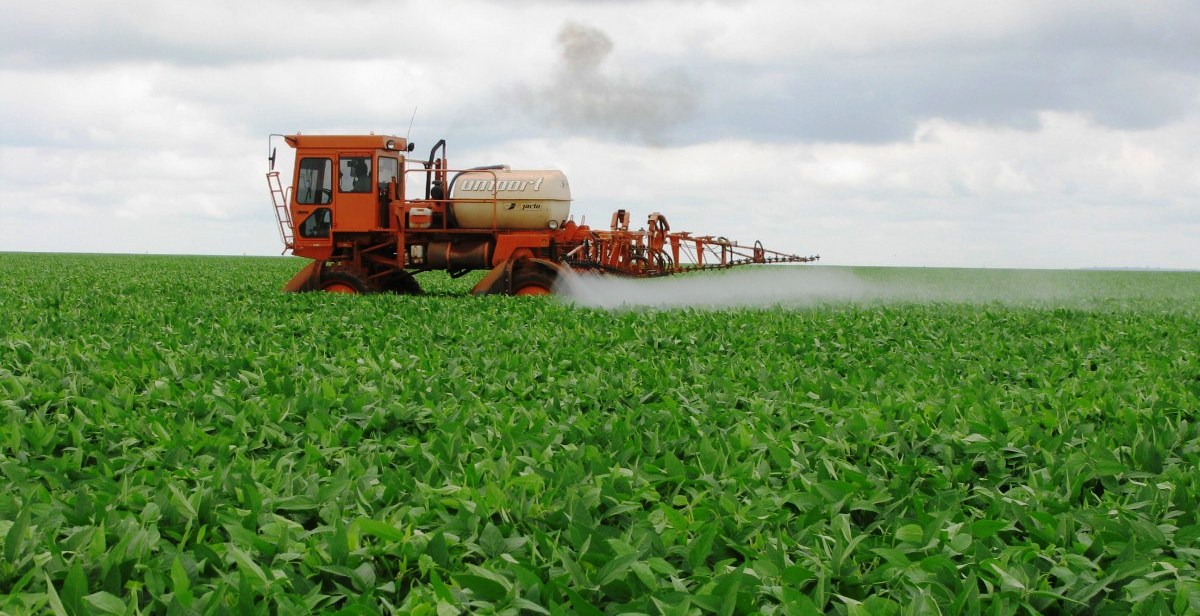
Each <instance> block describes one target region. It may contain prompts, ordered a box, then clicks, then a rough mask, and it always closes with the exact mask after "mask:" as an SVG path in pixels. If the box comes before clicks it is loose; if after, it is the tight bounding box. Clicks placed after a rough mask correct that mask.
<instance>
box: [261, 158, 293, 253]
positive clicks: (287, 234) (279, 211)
mask: <svg viewBox="0 0 1200 616" xmlns="http://www.w3.org/2000/svg"><path fill="white" fill-rule="evenodd" d="M267 186H269V187H270V188H271V201H272V202H273V203H274V204H275V220H276V221H277V222H278V223H279V239H280V240H282V241H283V252H285V253H286V252H287V251H289V250H291V249H292V247H293V246H294V245H295V243H294V240H295V238H294V236H293V235H292V212H291V210H289V209H288V195H287V191H285V190H284V188H283V182H282V181H281V180H280V179H279V172H278V171H270V172H268V173H267Z"/></svg>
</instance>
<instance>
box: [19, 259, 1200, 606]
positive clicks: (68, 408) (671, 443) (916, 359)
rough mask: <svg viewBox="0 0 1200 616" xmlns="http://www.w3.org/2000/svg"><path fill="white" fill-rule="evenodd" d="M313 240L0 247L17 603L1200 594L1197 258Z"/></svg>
mask: <svg viewBox="0 0 1200 616" xmlns="http://www.w3.org/2000/svg"><path fill="white" fill-rule="evenodd" d="M299 265H300V262H299V261H298V260H293V259H266V258H202V257H146V256H138V257H135V256H100V255H28V254H5V255H0V266H2V268H3V271H5V272H6V274H7V275H6V277H5V278H4V279H3V280H0V537H3V539H4V540H3V550H4V552H3V559H0V589H7V591H6V592H7V594H5V595H3V596H2V597H0V610H3V611H7V612H9V613H16V614H19V613H54V614H84V613H99V614H131V613H143V614H150V613H155V614H218V613H227V612H237V613H244V614H259V613H306V612H328V613H343V614H376V613H411V614H455V613H468V612H469V613H506V614H516V613H536V614H617V613H643V614H664V615H665V614H709V613H713V614H749V613H765V614H821V613H831V614H908V613H988V614H1017V613H1029V614H1036V613H1053V612H1059V613H1114V614H1117V613H1121V614H1123V613H1139V614H1185V613H1195V612H1196V611H1198V610H1200V573H1198V569H1197V566H1198V563H1200V520H1198V519H1197V509H1198V507H1197V502H1200V473H1197V471H1196V469H1197V468H1198V467H1200V428H1198V427H1197V409H1200V357H1198V354H1200V323H1198V320H1200V318H1198V317H1200V314H1198V312H1197V309H1196V306H1197V305H1200V304H1198V300H1200V275H1197V274H1187V273H1124V272H1065V273H1064V272H1047V273H1045V274H1044V278H1043V282H1044V283H1046V284H1072V285H1079V286H1080V287H1081V288H1085V289H1091V290H1094V292H1092V293H1091V294H1090V295H1089V299H1088V301H1086V302H1079V303H1076V304H1074V305H1063V304H1059V305H1054V304H1046V303H1041V304H1038V305H1011V304H1001V303H989V304H978V303H976V304H960V303H953V302H932V303H915V302H893V303H887V302H879V303H874V304H870V305H863V304H849V303H846V304H829V305H824V306H818V307H812V308H807V309H799V310H796V309H791V310H788V309H771V310H727V311H708V312H699V311H687V310H684V311H657V312H656V311H651V312H616V313H609V312H601V311H590V310H581V309H577V308H572V307H570V306H566V305H563V304H559V303H556V302H553V301H546V300H541V299H531V298H506V297H481V298H466V297H452V296H448V295H449V294H452V293H458V292H462V291H463V290H465V289H466V288H469V286H470V283H469V281H462V280H457V281H455V280H451V279H449V278H433V279H429V278H428V277H429V276H430V274H426V275H423V277H422V284H423V285H424V286H425V287H426V289H429V290H432V291H434V293H432V294H431V295H429V296H422V297H400V296H367V297H347V296H340V295H332V294H330V295H327V294H300V295H285V294H282V293H279V292H278V289H279V287H280V286H281V284H282V282H283V281H284V280H286V279H287V278H288V277H289V276H290V275H291V274H292V273H293V272H294V271H295V270H297V269H299ZM861 275H863V276H868V277H876V278H878V277H886V278H887V279H889V280H892V281H901V282H902V281H904V280H912V281H913V282H914V284H922V285H937V284H944V285H947V286H955V285H963V284H966V285H971V284H975V285H979V284H989V285H990V284H1003V283H1004V282H1005V280H1006V278H1005V276H1006V274H1005V273H1003V272H986V273H980V272H971V271H944V270H924V271H923V270H862V272H861ZM1022 276H1026V277H1027V276H1029V274H1028V273H1026V274H1022ZM981 280H982V281H983V282H981Z"/></svg>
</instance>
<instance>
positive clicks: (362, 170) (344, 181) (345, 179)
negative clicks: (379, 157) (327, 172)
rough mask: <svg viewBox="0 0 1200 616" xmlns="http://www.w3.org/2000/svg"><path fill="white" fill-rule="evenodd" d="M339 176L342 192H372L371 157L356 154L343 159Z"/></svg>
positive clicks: (339, 185)
mask: <svg viewBox="0 0 1200 616" xmlns="http://www.w3.org/2000/svg"><path fill="white" fill-rule="evenodd" d="M338 177H339V178H340V179H339V180H338V190H340V191H341V192H355V193H369V192H371V158H370V157H368V156H355V157H351V158H343V159H341V160H340V161H339V167H338Z"/></svg>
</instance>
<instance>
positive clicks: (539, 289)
mask: <svg viewBox="0 0 1200 616" xmlns="http://www.w3.org/2000/svg"><path fill="white" fill-rule="evenodd" d="M557 280H558V272H554V271H551V270H549V269H547V268H544V267H541V266H537V265H530V266H526V267H523V268H521V269H520V270H518V271H516V272H514V273H513V279H512V289H510V291H509V294H510V295H550V294H551V293H554V283H555V281H557Z"/></svg>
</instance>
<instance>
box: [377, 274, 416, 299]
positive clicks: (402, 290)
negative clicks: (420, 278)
mask: <svg viewBox="0 0 1200 616" xmlns="http://www.w3.org/2000/svg"><path fill="white" fill-rule="evenodd" d="M383 290H384V291H390V292H392V293H397V294H400V295H421V294H422V293H424V290H422V289H421V283H419V282H417V277H416V276H413V275H412V274H411V273H409V272H396V273H395V274H393V275H391V276H388V277H387V280H385V281H384V283H383Z"/></svg>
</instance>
